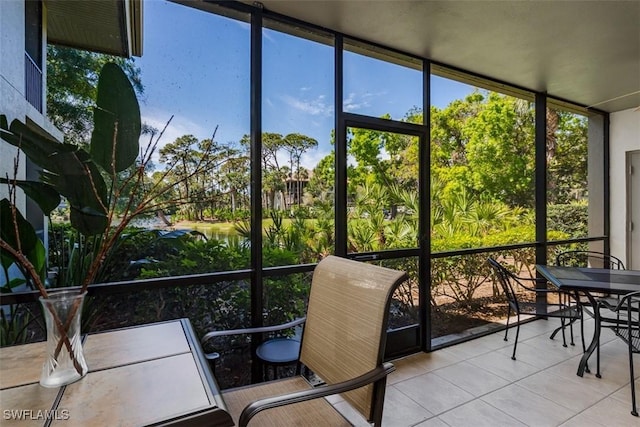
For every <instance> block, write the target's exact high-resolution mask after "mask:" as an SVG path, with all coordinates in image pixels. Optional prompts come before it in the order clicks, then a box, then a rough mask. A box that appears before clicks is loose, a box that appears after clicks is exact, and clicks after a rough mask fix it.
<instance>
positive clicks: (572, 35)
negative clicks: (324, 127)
mask: <svg viewBox="0 0 640 427" xmlns="http://www.w3.org/2000/svg"><path fill="white" fill-rule="evenodd" d="M245 3H250V4H253V2H251V1H245ZM262 4H263V5H264V7H265V9H267V10H269V11H273V12H277V13H280V14H283V15H287V16H290V17H294V18H297V19H300V20H302V21H305V22H309V23H313V24H316V25H319V26H321V27H324V28H328V29H331V30H335V31H338V32H340V33H343V34H345V35H349V36H353V37H357V38H361V39H364V40H367V41H372V42H375V43H378V44H380V45H383V46H386V47H391V48H395V49H398V50H401V51H403V52H406V53H410V54H414V55H418V56H420V57H424V58H428V59H431V60H432V61H436V62H440V63H443V64H446V65H450V66H454V67H458V68H461V69H464V70H466V71H471V72H473V73H477V74H480V75H483V76H486V77H491V78H494V79H498V80H502V81H504V82H507V83H510V84H513V85H517V86H521V87H523V88H526V89H530V90H535V91H542V92H544V91H546V92H547V93H548V94H549V95H550V96H554V97H559V98H562V99H565V100H568V101H572V102H576V103H579V104H582V105H584V106H588V107H594V108H597V109H600V110H604V111H608V112H613V111H619V110H624V109H627V108H634V107H638V106H640V0H631V1H604V0H603V1H457V0H456V1H454V0H450V1H426V0H423V1H407V0H386V1H382V0H377V1H374V0H332V1H331V0H328V1H318V0H295V1H293V0H264V1H262Z"/></svg>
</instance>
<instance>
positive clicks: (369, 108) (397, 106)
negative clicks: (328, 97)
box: [342, 41, 423, 123]
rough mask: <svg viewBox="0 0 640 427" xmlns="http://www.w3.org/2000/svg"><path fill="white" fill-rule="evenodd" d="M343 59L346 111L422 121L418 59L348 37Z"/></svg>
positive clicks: (420, 74) (343, 106)
mask: <svg viewBox="0 0 640 427" xmlns="http://www.w3.org/2000/svg"><path fill="white" fill-rule="evenodd" d="M343 61H344V99H343V100H342V108H343V110H344V111H345V112H347V113H356V114H363V115H367V116H373V117H383V118H387V119H394V120H402V119H405V118H407V117H408V116H412V119H413V120H416V121H415V123H422V115H421V114H420V115H417V114H415V112H416V111H422V104H423V103H422V88H423V84H422V63H421V61H418V60H415V59H413V58H410V57H407V56H403V55H400V54H397V53H393V52H389V51H385V50H383V49H379V48H376V49H374V48H372V47H367V48H363V47H362V45H360V44H357V43H352V42H350V41H345V44H344V58H343ZM418 120H419V121H418Z"/></svg>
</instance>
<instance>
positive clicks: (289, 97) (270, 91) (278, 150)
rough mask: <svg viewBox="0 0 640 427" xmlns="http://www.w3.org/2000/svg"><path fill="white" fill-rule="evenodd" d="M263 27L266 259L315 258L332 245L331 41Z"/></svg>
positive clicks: (277, 25)
mask: <svg viewBox="0 0 640 427" xmlns="http://www.w3.org/2000/svg"><path fill="white" fill-rule="evenodd" d="M265 26H266V27H267V28H265V29H264V31H263V36H264V37H263V65H262V67H263V84H262V87H263V94H262V101H263V105H262V113H263V116H262V128H263V131H264V132H263V134H262V146H263V147H262V190H263V196H262V202H263V212H264V219H263V230H264V233H263V263H264V265H265V266H276V265H288V264H302V263H310V262H316V261H319V260H320V259H322V258H323V257H324V256H326V255H328V254H331V253H333V250H334V246H333V245H334V244H333V241H334V231H333V227H334V206H333V205H334V202H333V200H334V195H333V185H334V184H333V177H334V150H333V147H332V145H333V142H334V137H333V126H334V123H335V118H334V115H335V112H334V96H333V93H334V92H333V91H334V58H333V55H334V53H333V47H332V43H333V41H332V39H331V38H327V37H323V36H322V35H318V34H314V35H313V38H314V40H311V39H309V38H303V37H300V36H297V35H294V34H296V33H298V32H299V31H297V30H298V29H296V28H292V27H287V26H286V25H284V24H281V23H278V22H275V21H270V20H267V21H266V22H265ZM272 28H274V29H272ZM306 35H307V36H309V37H310V35H309V34H306Z"/></svg>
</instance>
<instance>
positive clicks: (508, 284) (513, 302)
mask: <svg viewBox="0 0 640 427" xmlns="http://www.w3.org/2000/svg"><path fill="white" fill-rule="evenodd" d="M487 262H488V263H489V265H490V266H491V267H492V268H493V270H494V271H495V272H496V276H497V277H498V282H500V285H501V286H502V291H503V292H504V295H505V296H506V297H507V301H508V302H509V305H510V306H511V307H512V308H513V309H514V310H515V311H516V312H520V305H519V304H518V297H517V293H516V291H515V289H514V288H513V283H512V279H513V275H512V274H511V272H510V271H509V270H507V269H506V268H505V267H504V266H503V265H502V264H500V263H499V262H498V261H496V260H495V259H494V258H488V259H487Z"/></svg>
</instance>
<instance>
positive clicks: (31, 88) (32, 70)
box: [24, 52, 42, 113]
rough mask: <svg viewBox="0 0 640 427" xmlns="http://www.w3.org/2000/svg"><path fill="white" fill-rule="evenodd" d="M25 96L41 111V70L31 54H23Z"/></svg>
mask: <svg viewBox="0 0 640 427" xmlns="http://www.w3.org/2000/svg"><path fill="white" fill-rule="evenodd" d="M24 69H25V79H24V82H25V98H26V99H27V101H28V102H29V104H31V105H33V106H34V107H35V109H36V110H38V111H39V112H40V113H42V70H41V69H40V67H38V65H37V64H36V63H35V62H34V61H33V59H32V58H31V56H29V54H28V53H26V52H25V54H24Z"/></svg>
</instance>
